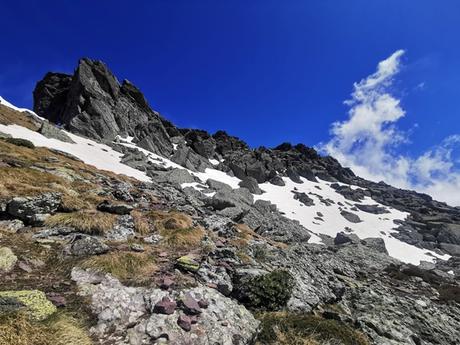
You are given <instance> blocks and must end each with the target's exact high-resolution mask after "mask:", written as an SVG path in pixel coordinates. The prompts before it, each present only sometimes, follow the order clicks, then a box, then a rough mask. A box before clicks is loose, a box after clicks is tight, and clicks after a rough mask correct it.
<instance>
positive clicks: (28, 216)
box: [6, 193, 61, 225]
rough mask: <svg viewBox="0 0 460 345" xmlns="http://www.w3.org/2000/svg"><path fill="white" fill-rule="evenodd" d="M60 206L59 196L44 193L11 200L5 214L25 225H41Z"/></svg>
mask: <svg viewBox="0 0 460 345" xmlns="http://www.w3.org/2000/svg"><path fill="white" fill-rule="evenodd" d="M60 205H61V195H60V194H58V193H45V194H42V195H39V196H35V197H16V198H13V199H12V200H11V201H10V202H9V203H8V205H7V207H6V212H7V213H8V214H9V215H10V216H12V217H14V218H18V219H20V220H22V221H23V222H25V223H27V224H32V225H41V224H42V223H43V221H44V220H45V218H46V217H47V216H48V215H50V214H53V213H55V212H56V211H57V210H58V209H59V206H60Z"/></svg>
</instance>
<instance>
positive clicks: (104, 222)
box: [0, 59, 460, 345]
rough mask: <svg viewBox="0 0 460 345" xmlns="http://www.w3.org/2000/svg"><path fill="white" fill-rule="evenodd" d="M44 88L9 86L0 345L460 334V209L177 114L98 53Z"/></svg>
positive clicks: (0, 212)
mask: <svg viewBox="0 0 460 345" xmlns="http://www.w3.org/2000/svg"><path fill="white" fill-rule="evenodd" d="M34 100H35V105H34V109H35V111H36V112H37V114H35V113H34V112H31V111H29V110H27V109H19V108H16V107H15V106H13V105H11V104H9V103H8V102H6V101H4V100H3V99H2V98H0V276H1V278H2V279H0V330H1V332H0V345H4V344H5V345H6V344H8V345H10V344H11V340H5V339H15V341H16V342H17V343H18V344H22V343H26V344H28V345H48V343H49V344H50V345H51V344H53V345H54V344H59V345H60V344H66V345H77V344H78V345H80V344H85V345H86V344H88V345H90V344H92V345H95V344H101V345H127V344H130V345H147V344H174V345H183V344H193V345H217V344H218V345H275V344H283V345H284V344H286V345H287V344H289V345H292V344H297V343H299V344H305V343H307V344H313V345H330V344H344V345H369V344H373V345H407V344H410V345H420V344H424V345H435V344H441V345H451V344H455V343H456V342H457V340H458V339H459V337H460V334H459V330H460V322H459V320H458V315H459V314H460V304H459V303H460V300H459V298H458V296H459V293H460V281H459V279H458V277H459V276H460V265H459V263H460V251H458V249H459V248H460V225H459V223H460V210H459V209H458V208H454V207H450V206H448V205H446V204H445V203H441V202H437V201H435V200H433V199H432V198H431V197H429V196H427V195H424V194H419V193H416V192H411V191H405V190H401V189H397V188H394V187H391V186H389V185H387V184H385V183H375V182H371V181H366V180H364V179H361V178H359V177H358V176H355V175H354V173H353V172H352V171H351V170H350V169H347V168H343V167H342V166H341V165H340V164H339V162H338V161H337V160H335V159H334V158H333V157H322V156H320V155H318V153H317V152H316V151H315V150H314V149H312V148H309V147H307V146H305V145H302V144H298V145H295V146H293V145H291V144H289V143H283V144H281V145H279V146H277V147H275V148H272V149H269V148H264V147H261V148H256V149H251V148H250V147H249V146H248V145H246V144H245V143H244V142H243V141H241V140H239V139H238V138H236V137H232V136H230V135H228V134H227V133H225V132H223V131H218V132H216V133H214V134H212V135H211V134H209V133H207V132H206V131H201V130H196V129H182V128H177V127H176V126H175V125H174V124H173V123H171V122H169V121H168V120H166V119H164V118H163V117H162V116H161V115H160V114H159V113H157V112H155V111H154V110H152V109H150V107H148V104H147V102H145V98H144V97H143V96H142V94H141V92H140V91H139V90H138V89H137V88H136V87H135V86H134V85H132V84H131V83H128V82H122V83H121V84H120V83H119V82H118V81H117V79H116V77H115V76H113V74H112V73H111V72H110V71H109V69H108V68H107V67H106V66H105V65H104V64H103V63H101V62H94V61H92V60H89V59H82V60H80V62H79V66H78V67H77V69H76V70H75V72H74V74H73V75H65V74H59V73H48V74H46V75H45V77H44V79H43V80H42V81H39V82H38V84H37V87H36V89H35V90H34ZM64 326H65V327H64ZM2 327H3V328H2ZM66 332H67V333H66ZM5 334H6V336H8V337H10V338H5V337H4V335H5ZM32 334H33V335H37V337H36V338H32ZM71 334H74V335H78V337H77V338H78V339H75V338H74V337H73V336H71ZM12 337H15V338H12ZM37 339H38V340H37ZM20 341H22V343H21V342H20Z"/></svg>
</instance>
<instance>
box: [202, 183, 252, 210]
mask: <svg viewBox="0 0 460 345" xmlns="http://www.w3.org/2000/svg"><path fill="white" fill-rule="evenodd" d="M253 202H254V197H253V195H252V194H251V193H250V192H249V190H248V189H246V188H238V189H232V190H227V189H223V190H219V191H218V192H217V193H216V194H214V196H213V197H212V198H210V199H209V200H207V204H208V205H210V206H212V207H213V208H214V209H215V210H223V209H225V208H227V207H238V208H240V209H243V210H244V209H248V208H249V206H250V205H252V203H253Z"/></svg>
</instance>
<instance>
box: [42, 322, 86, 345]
mask: <svg viewBox="0 0 460 345" xmlns="http://www.w3.org/2000/svg"><path fill="white" fill-rule="evenodd" d="M48 327H49V328H50V329H51V330H52V332H53V335H52V338H53V341H54V342H53V345H92V344H93V342H92V340H91V338H90V337H89V336H88V333H87V332H86V330H85V329H84V327H83V325H82V324H81V322H79V321H78V320H76V319H75V318H73V317H70V316H67V315H58V316H57V317H53V318H52V320H50V321H49V322H48Z"/></svg>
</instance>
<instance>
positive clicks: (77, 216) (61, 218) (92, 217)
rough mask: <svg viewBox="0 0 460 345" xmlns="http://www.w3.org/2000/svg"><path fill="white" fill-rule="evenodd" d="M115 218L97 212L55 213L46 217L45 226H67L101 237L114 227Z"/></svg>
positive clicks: (114, 216)
mask: <svg viewBox="0 0 460 345" xmlns="http://www.w3.org/2000/svg"><path fill="white" fill-rule="evenodd" d="M116 219H117V216H116V215H113V214H109V213H103V212H99V211H78V212H72V213H57V214H55V215H52V216H50V217H48V218H47V219H46V221H45V225H47V226H50V227H55V226H69V227H73V228H75V229H76V230H78V231H80V232H83V233H87V234H93V235H102V234H104V233H106V232H107V231H109V230H111V229H112V228H113V227H114V226H115V222H116Z"/></svg>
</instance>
